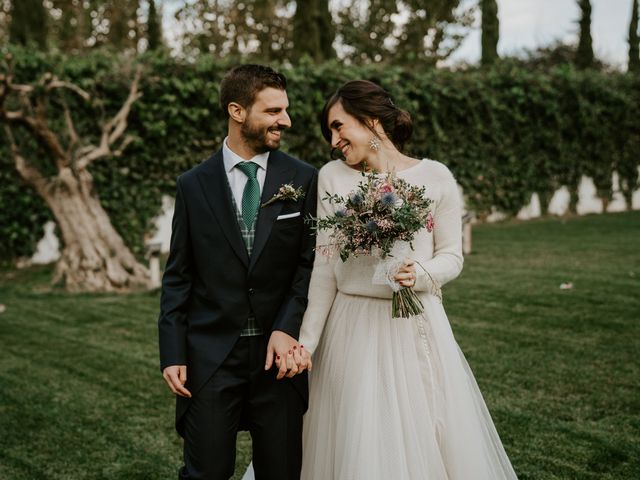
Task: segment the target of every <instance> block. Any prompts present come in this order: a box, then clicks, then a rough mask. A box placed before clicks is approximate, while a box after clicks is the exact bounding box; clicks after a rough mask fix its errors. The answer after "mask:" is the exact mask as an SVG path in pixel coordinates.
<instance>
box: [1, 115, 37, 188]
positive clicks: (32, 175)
mask: <svg viewBox="0 0 640 480" xmlns="http://www.w3.org/2000/svg"><path fill="white" fill-rule="evenodd" d="M4 131H5V133H6V134H7V137H8V138H9V144H10V147H11V154H12V155H13V161H14V163H15V166H16V170H17V171H18V173H19V174H20V176H21V177H22V178H23V179H24V180H25V181H26V182H27V183H28V184H30V185H31V186H33V187H34V188H35V189H36V190H37V191H38V192H43V191H44V189H45V188H46V186H47V185H48V180H47V179H46V178H45V177H44V176H43V175H42V174H41V173H40V171H39V170H38V169H37V168H35V167H34V166H33V165H31V164H30V163H29V162H28V161H27V160H26V159H25V158H24V157H23V156H22V154H21V153H20V149H19V147H18V145H17V144H16V141H15V138H14V137H13V132H12V131H11V128H10V127H9V125H5V126H4Z"/></svg>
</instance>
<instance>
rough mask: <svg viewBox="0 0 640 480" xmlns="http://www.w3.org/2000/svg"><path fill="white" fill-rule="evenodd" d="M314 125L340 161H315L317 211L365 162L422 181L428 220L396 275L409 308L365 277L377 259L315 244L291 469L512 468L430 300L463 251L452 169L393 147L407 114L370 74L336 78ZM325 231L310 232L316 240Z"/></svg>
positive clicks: (510, 475) (408, 474) (445, 474)
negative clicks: (297, 444) (416, 306)
mask: <svg viewBox="0 0 640 480" xmlns="http://www.w3.org/2000/svg"><path fill="white" fill-rule="evenodd" d="M321 128H322V133H323V135H324V137H325V138H326V140H327V141H328V142H330V144H331V147H332V148H334V149H340V150H341V151H342V154H343V156H344V158H345V160H344V161H340V160H335V161H332V162H329V163H328V164H326V165H325V166H324V167H323V168H322V169H321V170H320V175H319V180H318V198H319V199H320V200H319V205H318V216H320V217H323V216H327V215H332V214H333V213H334V206H333V205H331V204H330V203H329V202H328V201H326V200H323V199H324V198H325V197H326V196H327V194H331V195H333V194H337V195H340V196H344V195H347V194H348V193H349V192H351V191H352V190H354V189H355V188H356V186H357V184H358V183H359V181H361V180H362V176H361V174H360V172H361V171H362V170H363V169H365V168H368V169H371V170H374V171H376V172H388V171H394V172H396V174H397V176H399V177H400V178H403V179H405V180H407V181H408V182H410V183H413V184H416V185H419V186H425V187H426V192H427V196H429V198H431V199H432V200H433V201H434V203H433V205H434V210H433V218H434V225H433V228H432V229H431V228H429V229H427V228H423V229H422V230H421V231H420V232H418V234H417V235H416V237H415V240H414V242H413V247H414V250H413V251H411V252H410V255H409V256H410V257H411V258H407V259H406V261H405V263H404V267H403V268H402V269H401V270H400V272H399V273H398V274H397V276H396V277H395V280H396V281H397V282H399V283H400V284H401V285H403V286H406V287H412V288H413V289H414V291H416V292H417V293H418V295H419V296H420V299H421V301H422V303H423V304H424V313H423V314H422V315H419V316H416V317H412V318H392V316H391V296H392V290H391V288H390V287H388V286H386V285H374V284H372V282H371V279H372V277H373V274H374V270H375V267H376V263H377V262H378V260H376V259H375V258H373V257H362V256H361V257H357V258H349V259H348V260H347V261H346V262H342V261H341V260H340V258H339V256H338V255H335V256H329V257H327V256H325V255H322V254H321V253H320V251H321V250H322V249H318V251H317V253H316V260H315V264H314V269H313V273H312V277H311V284H310V286H309V306H308V308H307V311H306V313H305V317H304V320H303V323H302V329H301V332H300V339H299V341H300V344H302V345H304V349H305V351H306V352H307V353H310V354H311V358H312V359H313V372H312V373H311V375H310V397H309V410H308V411H307V413H306V415H305V419H304V431H303V463H302V477H301V478H302V479H303V480H360V479H362V480H365V479H366V480H387V479H390V478H393V479H398V480H416V479H434V480H444V479H449V480H475V479H486V480H498V479H515V478H516V474H515V472H514V470H513V468H512V466H511V463H510V462H509V459H508V457H507V455H506V453H505V451H504V448H503V447H502V443H501V442H500V438H499V436H498V434H497V432H496V429H495V427H494V425H493V422H492V420H491V416H490V415H489V412H488V410H487V407H486V405H485V403H484V400H483V398H482V395H481V393H480V391H479V389H478V386H477V384H476V381H475V379H474V377H473V374H472V372H471V370H470V368H469V366H468V364H467V362H466V360H465V358H464V356H463V354H462V352H461V351H460V349H459V347H458V344H457V343H456V341H455V339H454V337H453V333H452V331H451V327H450V325H449V321H448V319H447V315H446V313H445V310H444V307H443V305H442V302H441V300H440V299H441V298H442V297H441V294H440V287H441V286H442V285H444V284H445V283H447V282H448V281H450V280H453V279H454V278H456V277H457V276H458V275H459V273H460V271H461V269H462V262H463V259H462V252H461V224H460V223H461V206H460V200H459V194H458V189H457V186H456V183H455V180H454V178H453V176H452V175H451V172H450V171H449V170H448V169H447V167H445V166H444V165H443V164H441V163H439V162H436V161H434V160H429V159H423V160H418V159H414V158H411V157H408V156H406V155H404V154H402V153H401V149H402V147H403V145H404V143H405V142H406V141H407V140H408V139H409V137H410V136H411V133H412V124H411V118H410V116H409V114H408V113H407V112H405V111H403V110H400V109H399V108H397V107H396V106H395V105H394V103H393V102H392V100H391V98H390V97H389V95H388V94H387V92H386V91H385V90H383V89H382V88H381V87H380V86H378V85H376V84H374V83H371V82H368V81H364V80H356V81H351V82H348V83H346V84H345V85H343V86H342V87H340V88H339V89H338V91H337V92H336V93H335V94H334V95H333V96H332V97H331V98H330V99H329V100H328V101H327V103H326V105H325V107H324V110H323V113H322V124H321ZM328 241H329V240H328V235H327V233H326V232H322V231H321V232H319V233H318V237H317V245H318V246H320V247H322V246H326V244H327V243H328ZM309 363H310V359H309ZM245 478H251V472H248V474H247V475H246V476H245Z"/></svg>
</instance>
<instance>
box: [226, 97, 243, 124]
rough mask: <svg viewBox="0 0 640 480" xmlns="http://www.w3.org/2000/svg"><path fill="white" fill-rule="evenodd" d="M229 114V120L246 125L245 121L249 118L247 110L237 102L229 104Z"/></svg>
mask: <svg viewBox="0 0 640 480" xmlns="http://www.w3.org/2000/svg"><path fill="white" fill-rule="evenodd" d="M227 112H229V118H231V119H232V120H234V121H236V122H238V123H244V119H245V118H246V116H247V110H246V109H245V108H244V107H243V106H242V105H240V104H239V103H236V102H229V105H227Z"/></svg>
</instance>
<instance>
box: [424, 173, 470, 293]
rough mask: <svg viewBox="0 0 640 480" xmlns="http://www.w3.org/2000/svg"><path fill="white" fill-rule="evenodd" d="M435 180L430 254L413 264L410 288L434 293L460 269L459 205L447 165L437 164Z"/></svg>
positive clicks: (460, 219)
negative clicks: (437, 186) (438, 192)
mask: <svg viewBox="0 0 640 480" xmlns="http://www.w3.org/2000/svg"><path fill="white" fill-rule="evenodd" d="M438 170H439V171H438V174H439V175H438V177H439V178H438V180H439V182H440V184H441V186H442V194H441V196H440V199H439V200H438V202H437V204H436V206H435V211H434V215H433V220H434V228H433V242H434V251H433V257H432V258H431V259H430V260H427V261H426V262H419V263H418V262H417V263H416V284H415V287H414V289H415V290H417V291H426V292H430V293H432V294H434V295H439V294H440V287H441V286H442V285H444V284H445V283H447V282H449V281H451V280H453V279H454V278H456V277H457V276H458V275H459V274H460V272H461V271H462V263H463V256H462V206H461V205H460V196H459V194H458V186H457V185H456V181H455V179H454V178H453V175H452V174H451V172H450V171H449V169H448V168H447V167H445V166H444V165H442V164H438Z"/></svg>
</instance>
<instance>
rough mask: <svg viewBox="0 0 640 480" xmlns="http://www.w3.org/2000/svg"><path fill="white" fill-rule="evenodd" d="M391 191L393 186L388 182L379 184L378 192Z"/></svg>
mask: <svg viewBox="0 0 640 480" xmlns="http://www.w3.org/2000/svg"><path fill="white" fill-rule="evenodd" d="M389 192H393V186H392V185H391V184H390V183H383V184H382V185H380V193H389Z"/></svg>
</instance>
